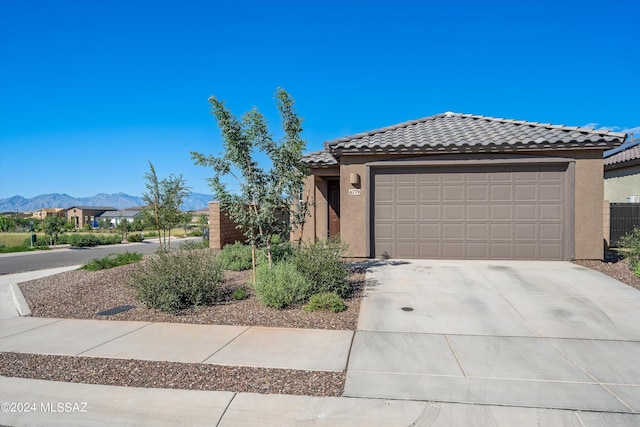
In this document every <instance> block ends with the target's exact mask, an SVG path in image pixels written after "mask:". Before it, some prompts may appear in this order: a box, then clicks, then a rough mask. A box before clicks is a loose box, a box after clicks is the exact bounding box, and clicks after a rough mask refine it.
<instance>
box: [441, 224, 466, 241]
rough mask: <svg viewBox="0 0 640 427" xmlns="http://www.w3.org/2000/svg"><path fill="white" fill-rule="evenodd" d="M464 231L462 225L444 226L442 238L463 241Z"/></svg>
mask: <svg viewBox="0 0 640 427" xmlns="http://www.w3.org/2000/svg"><path fill="white" fill-rule="evenodd" d="M462 230H463V228H462V224H443V225H442V238H443V239H459V240H462V238H463V237H464V233H463V232H462Z"/></svg>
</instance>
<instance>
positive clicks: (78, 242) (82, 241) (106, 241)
mask: <svg viewBox="0 0 640 427" xmlns="http://www.w3.org/2000/svg"><path fill="white" fill-rule="evenodd" d="M66 243H68V244H69V245H71V246H73V247H76V248H82V247H86V246H97V245H114V244H117V243H122V236H120V235H119V234H98V235H96V234H75V233H74V234H69V235H68V237H67V238H66Z"/></svg>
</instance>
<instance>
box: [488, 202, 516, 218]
mask: <svg viewBox="0 0 640 427" xmlns="http://www.w3.org/2000/svg"><path fill="white" fill-rule="evenodd" d="M511 220H513V206H511V205H493V206H491V221H511Z"/></svg>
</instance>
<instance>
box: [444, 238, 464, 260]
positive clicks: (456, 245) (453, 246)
mask: <svg viewBox="0 0 640 427" xmlns="http://www.w3.org/2000/svg"><path fill="white" fill-rule="evenodd" d="M442 256H443V257H444V258H449V259H462V258H463V257H464V243H462V242H444V244H443V245H442Z"/></svg>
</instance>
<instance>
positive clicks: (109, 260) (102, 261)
mask: <svg viewBox="0 0 640 427" xmlns="http://www.w3.org/2000/svg"><path fill="white" fill-rule="evenodd" d="M141 259H142V254H141V253H138V252H129V251H127V252H125V253H123V254H111V255H107V256H106V257H104V258H96V259H93V260H91V261H89V262H88V263H86V264H85V265H83V266H82V267H80V269H81V270H88V271H97V270H106V269H107V268H113V267H118V266H121V265H126V264H132V263H134V262H138V261H140V260H141Z"/></svg>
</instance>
